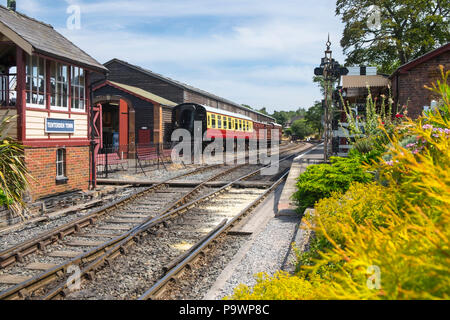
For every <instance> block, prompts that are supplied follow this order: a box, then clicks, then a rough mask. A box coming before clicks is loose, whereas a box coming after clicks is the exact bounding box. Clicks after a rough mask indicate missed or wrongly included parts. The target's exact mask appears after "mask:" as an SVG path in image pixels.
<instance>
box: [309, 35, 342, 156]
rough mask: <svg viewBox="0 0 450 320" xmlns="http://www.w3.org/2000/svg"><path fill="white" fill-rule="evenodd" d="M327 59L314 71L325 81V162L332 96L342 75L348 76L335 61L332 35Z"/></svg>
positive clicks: (326, 51) (328, 44)
mask: <svg viewBox="0 0 450 320" xmlns="http://www.w3.org/2000/svg"><path fill="white" fill-rule="evenodd" d="M326 46H327V49H326V50H325V57H323V58H322V60H321V63H320V67H318V68H316V69H314V74H315V75H316V76H322V77H323V80H324V91H325V100H324V101H325V106H324V107H325V126H324V127H325V130H324V131H325V136H324V161H325V162H327V161H328V156H329V149H330V148H329V146H330V137H331V133H330V127H331V126H330V122H331V120H330V119H331V110H330V108H331V106H332V99H331V95H332V92H333V84H334V83H335V82H336V81H337V80H339V79H340V77H341V76H342V75H347V74H348V69H347V68H344V67H342V66H341V65H340V64H339V62H337V61H335V60H334V59H333V52H332V51H331V41H330V35H329V34H328V41H327V43H326Z"/></svg>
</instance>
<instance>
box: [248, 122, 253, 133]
mask: <svg viewBox="0 0 450 320" xmlns="http://www.w3.org/2000/svg"><path fill="white" fill-rule="evenodd" d="M248 124H249V130H250V131H253V122H251V121H250V122H249V123H248Z"/></svg>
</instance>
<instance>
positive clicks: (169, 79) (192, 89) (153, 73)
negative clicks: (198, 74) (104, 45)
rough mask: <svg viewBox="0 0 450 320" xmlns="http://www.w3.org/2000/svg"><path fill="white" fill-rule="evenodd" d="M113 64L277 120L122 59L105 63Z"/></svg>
mask: <svg viewBox="0 0 450 320" xmlns="http://www.w3.org/2000/svg"><path fill="white" fill-rule="evenodd" d="M113 62H118V63H121V64H123V65H126V66H128V67H130V68H133V69H135V70H137V71H140V72H142V73H145V74H148V75H150V76H152V77H155V78H158V79H160V80H163V81H165V82H168V83H171V84H173V85H175V86H177V87H179V88H182V89H184V90H189V91H193V92H196V93H199V94H201V95H204V96H206V97H209V98H211V99H214V100H217V101H220V102H223V103H227V104H229V105H232V106H235V107H237V108H239V109H241V110H246V111H249V112H252V113H256V114H259V115H262V116H264V117H267V118H269V119H272V120H275V118H273V117H271V116H268V115H266V114H264V113H261V112H258V111H255V110H251V109H248V108H246V107H244V106H242V105H240V104H238V103H236V102H233V101H230V100H227V99H225V98H222V97H219V96H216V95H214V94H212V93H209V92H207V91H204V90H201V89H198V88H195V87H193V86H191V85H188V84H186V83H183V82H180V81H177V80H173V79H171V78H168V77H165V76H163V75H161V74H158V73H155V72H153V71H150V70H148V69H145V68H142V67H139V66H136V65H133V64H130V63H128V62H126V61H123V60H120V59H112V60H110V61H108V62H106V63H105V66H107V65H108V64H110V63H113Z"/></svg>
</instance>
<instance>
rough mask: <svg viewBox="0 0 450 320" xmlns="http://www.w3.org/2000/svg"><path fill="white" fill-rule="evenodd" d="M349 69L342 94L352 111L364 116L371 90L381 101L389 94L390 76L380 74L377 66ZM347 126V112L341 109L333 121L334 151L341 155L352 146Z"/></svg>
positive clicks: (343, 80) (343, 79)
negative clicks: (382, 97) (382, 96)
mask: <svg viewBox="0 0 450 320" xmlns="http://www.w3.org/2000/svg"><path fill="white" fill-rule="evenodd" d="M348 69H349V73H348V75H346V76H343V77H342V95H343V97H344V101H345V103H346V104H349V105H350V106H351V108H352V113H353V114H354V115H355V116H360V117H364V116H365V114H366V102H367V97H368V94H369V90H370V93H371V95H372V97H373V98H375V97H378V98H377V101H378V103H379V102H380V101H381V97H380V96H381V95H382V94H384V95H387V94H388V87H389V85H390V81H389V78H388V76H385V75H380V74H378V73H377V68H376V67H350V68H348ZM347 126H348V123H347V117H346V113H345V112H344V110H343V109H341V110H340V112H339V113H337V114H336V115H335V117H334V119H333V123H332V129H333V152H334V153H335V154H338V155H340V156H345V155H346V154H347V152H348V150H349V149H350V147H351V146H350V143H349V141H348V139H347V136H348V133H347V132H346V131H347V130H345V128H346V127H347ZM342 127H344V129H343V128H342Z"/></svg>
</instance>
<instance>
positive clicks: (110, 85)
mask: <svg viewBox="0 0 450 320" xmlns="http://www.w3.org/2000/svg"><path fill="white" fill-rule="evenodd" d="M104 66H105V67H106V68H108V70H109V73H108V75H107V76H103V77H102V76H100V75H98V76H96V77H93V78H92V83H93V85H94V102H99V103H102V106H106V107H105V109H104V110H103V116H104V118H106V121H109V120H108V119H109V117H110V116H109V115H108V110H113V108H111V107H112V106H115V107H116V110H119V109H118V105H117V104H118V101H119V100H120V97H121V96H122V97H124V98H125V99H123V100H124V101H123V102H122V108H123V109H122V111H120V117H122V122H123V124H125V123H126V122H127V120H126V119H125V116H124V115H123V114H124V113H128V114H129V118H128V123H129V125H128V130H129V137H128V140H127V138H126V137H125V135H124V134H121V133H120V132H125V131H126V128H125V126H124V125H122V126H120V125H119V132H117V126H116V128H115V129H114V130H116V131H115V134H116V137H117V136H119V137H120V138H119V140H120V141H119V142H118V144H120V145H122V144H126V143H128V144H131V143H133V141H134V142H135V143H136V144H142V143H146V142H150V143H154V144H158V143H159V144H164V143H168V142H169V141H170V133H171V130H172V128H171V122H172V111H171V108H172V107H173V106H175V105H178V104H182V103H198V104H202V105H207V106H210V107H213V108H217V109H221V110H225V111H230V112H234V113H238V114H241V115H244V116H247V117H250V118H252V119H253V120H255V121H259V122H267V123H270V122H274V121H275V119H273V118H272V117H270V116H267V115H265V114H262V113H260V112H257V111H253V110H250V109H248V108H245V107H243V106H241V105H239V104H237V103H234V102H232V101H229V100H227V99H224V98H221V97H218V96H216V95H214V94H211V93H209V92H206V91H203V90H200V89H197V88H194V87H192V86H190V85H187V84H184V83H182V82H179V81H176V80H173V79H170V78H167V77H165V76H162V75H160V74H157V73H154V72H152V71H150V70H147V69H144V68H141V67H139V66H136V65H132V64H130V63H128V62H125V61H122V60H119V59H113V60H111V61H108V62H106V63H105V64H104ZM144 96H145V97H148V99H142V98H143V97H144ZM108 99H110V100H108ZM136 99H138V100H140V102H139V106H138V107H137V108H138V109H139V111H137V110H138V109H136V108H134V107H130V106H131V105H133V104H136V103H137V101H136ZM108 101H112V104H111V103H110V104H108V103H107V102H108ZM105 103H106V104H105ZM126 103H129V106H128V107H125V104H126ZM119 104H120V103H119ZM133 109H134V110H133ZM113 112H116V111H113ZM133 112H139V114H140V115H139V116H138V114H137V113H136V114H135V115H134V116H133V115H132V113H133ZM133 117H134V118H135V119H136V122H135V123H134V122H133ZM114 119H115V121H119V122H121V121H120V120H117V116H116V117H115V118H114ZM103 123H104V125H103V131H104V136H105V138H104V141H103V142H104V144H108V143H109V142H111V140H110V138H107V137H106V136H107V135H109V134H110V133H106V132H105V129H106V131H108V130H109V129H107V128H105V119H104V120H103ZM133 126H134V130H133ZM120 127H121V128H122V129H120ZM149 137H150V138H149ZM116 143H117V138H116Z"/></svg>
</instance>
